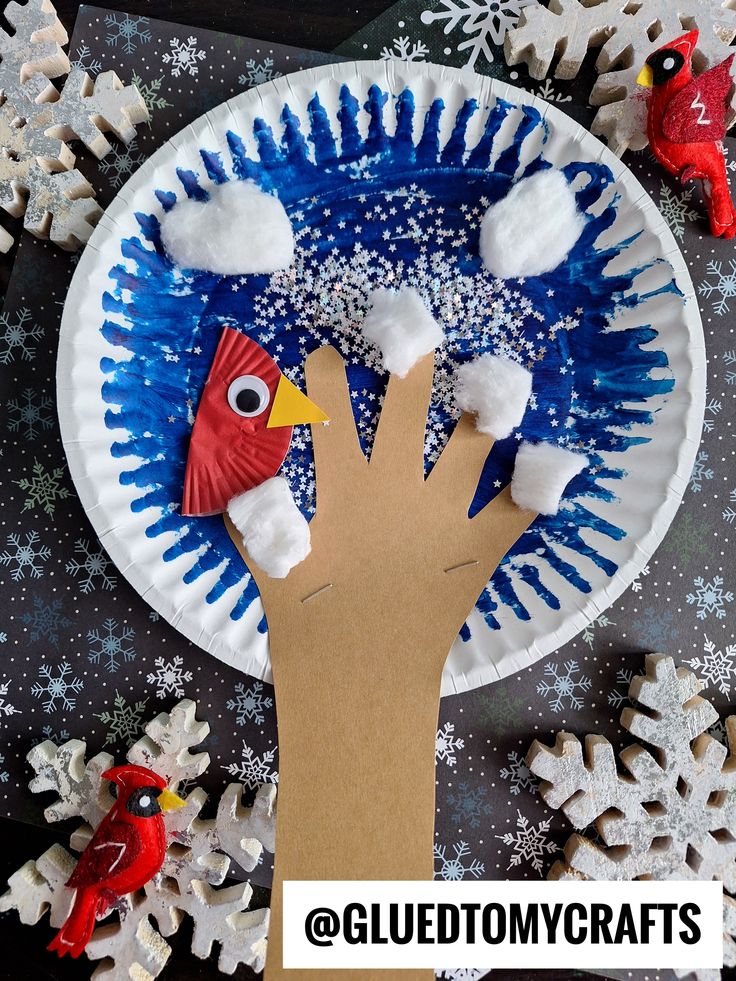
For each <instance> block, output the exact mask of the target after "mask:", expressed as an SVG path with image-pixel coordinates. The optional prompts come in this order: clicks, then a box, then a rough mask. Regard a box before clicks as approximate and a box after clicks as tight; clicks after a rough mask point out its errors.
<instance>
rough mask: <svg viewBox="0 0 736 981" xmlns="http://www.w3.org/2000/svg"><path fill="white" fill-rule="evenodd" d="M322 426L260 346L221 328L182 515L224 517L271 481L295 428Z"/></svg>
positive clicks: (204, 394)
mask: <svg viewBox="0 0 736 981" xmlns="http://www.w3.org/2000/svg"><path fill="white" fill-rule="evenodd" d="M326 421H327V416H326V415H325V414H324V412H322V410H321V409H319V408H318V407H317V406H316V405H315V404H314V402H311V401H310V400H309V399H308V398H307V396H306V395H303V394H302V393H301V392H300V391H299V389H298V388H296V387H295V386H294V385H292V383H291V382H290V381H289V379H288V378H287V377H286V376H285V375H284V374H282V372H281V369H280V368H279V366H278V365H277V364H276V362H275V361H274V360H273V358H272V357H270V355H268V354H267V353H266V352H265V351H264V350H263V348H262V347H261V346H260V345H259V344H256V342H255V341H254V340H251V338H250V337H246V336H245V334H241V333H240V331H238V330H235V329H234V328H232V327H226V328H225V329H224V330H223V332H222V337H221V338H220V343H219V345H218V347H217V351H216V353H215V360H214V361H213V363H212V368H211V369H210V374H209V377H208V379H207V382H206V384H205V387H204V391H203V392H202V398H201V400H200V403H199V408H198V409H197V415H196V418H195V420H194V428H193V430H192V438H191V442H190V444H189V456H188V457H187V467H186V472H185V474H184V498H183V501H182V514H184V515H204V514H219V513H220V512H222V511H224V510H225V509H226V508H227V505H228V502H229V501H230V500H232V498H233V497H235V495H236V494H241V493H242V492H243V491H247V490H252V489H253V488H254V487H257V486H258V484H262V483H263V482H264V481H266V480H268V479H269V478H270V477H274V476H276V474H277V473H278V471H279V469H280V468H281V464H282V463H283V462H284V458H285V457H286V454H287V452H288V449H289V444H290V443H291V434H292V430H293V427H294V426H296V425H298V424H300V423H307V422H326Z"/></svg>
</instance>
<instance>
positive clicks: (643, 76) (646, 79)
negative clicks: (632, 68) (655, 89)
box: [636, 65, 654, 89]
mask: <svg viewBox="0 0 736 981" xmlns="http://www.w3.org/2000/svg"><path fill="white" fill-rule="evenodd" d="M636 84H637V85H643V86H644V88H646V89H650V88H651V87H652V86H653V85H654V72H653V71H652V68H651V65H644V67H643V68H642V70H641V71H640V72H639V74H638V75H637V76H636Z"/></svg>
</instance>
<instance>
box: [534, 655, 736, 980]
mask: <svg viewBox="0 0 736 981" xmlns="http://www.w3.org/2000/svg"><path fill="white" fill-rule="evenodd" d="M699 689H700V682H699V681H698V679H697V678H696V677H695V675H694V674H692V673H691V672H690V671H687V670H686V669H685V668H676V667H675V662H674V661H673V659H672V658H671V657H667V656H665V655H663V654H650V655H648V656H647V659H646V674H645V675H640V676H638V677H635V678H634V679H633V681H632V682H631V686H630V688H629V695H630V697H631V698H632V699H634V700H636V701H638V702H639V703H640V705H641V706H642V707H643V708H634V707H627V708H625V709H624V710H623V712H622V713H621V725H622V726H624V728H626V729H628V731H629V732H630V733H632V735H634V736H636V737H637V738H638V739H641V740H642V741H643V742H646V743H648V744H649V745H650V746H652V747H653V749H652V750H651V751H650V750H649V749H647V748H645V747H644V746H641V745H638V744H634V745H631V746H628V747H627V748H626V749H624V750H623V751H622V752H621V753H619V759H620V761H621V763H622V764H623V766H624V769H625V771H626V772H625V774H622V773H621V772H620V771H619V769H618V767H617V764H616V758H615V753H614V748H613V746H612V745H611V744H610V743H609V742H608V740H607V739H604V738H603V737H602V736H586V738H585V749H583V746H582V745H581V743H580V741H579V740H578V739H577V737H576V736H573V735H571V734H570V733H566V732H560V733H558V734H557V738H556V741H555V745H554V746H553V747H547V746H544V745H542V744H541V743H539V742H538V741H536V740H535V742H534V743H533V744H532V746H531V748H530V750H529V753H528V754H527V758H526V762H527V766H528V767H529V769H530V770H531V771H532V773H534V774H536V776H538V777H541V779H542V781H543V782H542V784H541V787H540V792H541V794H542V797H543V799H544V801H545V803H546V804H547V805H548V806H549V807H553V808H555V809H557V808H561V809H562V811H563V812H564V814H565V816H566V817H567V819H568V820H569V821H570V823H571V824H572V825H573V827H575V828H577V829H580V830H582V829H584V828H587V827H588V826H589V825H591V824H593V823H595V828H596V831H597V832H598V835H599V836H600V839H601V842H602V844H598V843H596V842H594V841H592V840H591V839H590V838H587V837H585V836H583V835H579V834H575V835H572V836H571V837H570V838H569V839H568V841H567V844H566V846H565V861H564V862H562V861H560V862H556V863H555V865H554V866H553V867H552V869H551V871H550V873H549V878H550V879H567V878H583V879H597V880H603V879H618V880H632V879H640V878H648V879H664V880H667V879H680V880H688V879H689V880H694V879H706V880H710V879H718V880H721V881H722V882H723V888H724V897H723V903H724V929H725V931H726V932H725V934H724V965H726V966H728V967H733V966H734V965H736V901H735V900H734V899H733V898H731V895H729V894H733V893H734V892H736V716H730V717H729V718H727V719H726V733H727V737H728V744H729V748H728V749H726V747H725V746H723V745H722V744H721V743H720V742H718V741H717V740H716V739H714V738H713V737H712V736H710V735H708V733H707V730H708V728H709V727H710V726H712V725H713V724H714V723H715V722H716V721H717V720H718V713H717V712H716V710H715V708H714V707H713V706H712V705H711V703H710V702H708V701H706V700H705V699H704V698H701V697H700V696H699V695H698V691H699ZM714 973H717V972H710V973H708V972H705V971H689V970H683V971H681V972H680V973H679V974H678V976H680V977H686V976H688V975H690V974H693V975H695V976H696V977H697V978H698V979H699V981H706V979H710V977H712V976H713V974H714Z"/></svg>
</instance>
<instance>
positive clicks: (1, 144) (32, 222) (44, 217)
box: [0, 0, 148, 252]
mask: <svg viewBox="0 0 736 981" xmlns="http://www.w3.org/2000/svg"><path fill="white" fill-rule="evenodd" d="M5 16H6V18H7V20H8V21H9V23H10V24H11V26H12V27H13V28H14V33H13V34H12V35H10V34H7V33H6V32H5V31H3V30H1V29H0V97H1V99H2V103H3V104H2V107H1V108H0V207H2V208H4V209H5V211H7V212H8V213H9V214H11V215H13V216H14V217H20V216H21V215H25V220H24V227H25V228H26V230H27V231H29V232H31V234H32V235H35V236H36V237H37V238H44V239H50V240H51V241H52V242H54V243H55V244H56V245H59V246H60V247H61V248H64V249H67V250H73V249H77V248H79V247H80V245H83V244H84V243H85V242H86V241H87V239H88V238H89V236H90V234H91V233H92V229H93V227H94V225H95V224H96V222H97V221H98V219H99V217H100V215H101V214H102V210H101V209H100V207H99V206H98V205H97V204H96V202H95V201H94V200H92V198H93V197H94V190H93V188H92V185H91V184H90V183H89V182H88V181H87V180H86V178H85V177H84V176H83V175H82V174H81V173H80V172H79V171H78V170H75V169H74V163H75V157H74V154H73V153H72V151H71V149H70V148H69V147H68V146H67V144H66V142H65V141H66V140H71V139H78V140H81V142H82V143H84V145H85V146H86V147H87V148H88V149H89V150H90V151H91V152H92V153H94V155H95V156H96V157H98V158H100V157H103V156H104V155H105V154H106V153H108V152H109V151H110V150H111V149H112V147H111V145H110V143H109V142H108V140H107V138H106V136H105V134H106V133H114V134H115V136H116V137H117V138H118V139H120V140H122V141H123V142H124V143H129V142H130V141H131V140H132V139H133V137H134V136H135V127H136V125H137V124H138V123H141V122H144V121H145V120H147V119H148V110H147V109H146V106H145V103H144V101H143V99H142V97H141V95H140V93H139V92H138V90H137V89H136V88H135V86H124V85H123V84H122V82H121V81H120V79H119V78H118V76H117V75H116V74H115V72H103V73H102V74H101V75H99V76H98V78H97V79H96V80H93V79H91V78H90V77H89V75H87V73H86V72H85V71H83V70H82V69H73V70H72V71H71V72H70V65H69V59H68V57H67V55H66V53H65V52H64V50H63V48H62V45H64V44H66V43H67V41H68V38H67V34H66V31H65V30H64V27H63V26H62V25H61V23H60V22H59V19H58V17H57V14H56V11H55V9H54V6H53V4H52V3H51V2H50V0H29V2H28V3H26V4H25V5H23V6H21V5H20V4H18V3H15V2H12V3H10V4H8V6H7V7H6V8H5ZM67 72H69V77H68V78H67V81H66V84H65V85H64V87H63V89H62V90H61V91H60V90H59V89H58V88H57V87H56V85H54V84H53V82H52V81H51V80H52V79H55V78H58V77H59V76H60V75H64V74H66V73H67ZM12 242H13V239H12V236H11V235H10V234H9V233H8V232H7V231H5V230H4V229H1V228H0V251H3V252H7V250H8V249H9V248H10V246H11V245H12Z"/></svg>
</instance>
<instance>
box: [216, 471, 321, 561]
mask: <svg viewBox="0 0 736 981" xmlns="http://www.w3.org/2000/svg"><path fill="white" fill-rule="evenodd" d="M227 513H228V514H229V515H230V520H231V521H232V523H233V524H234V525H235V527H236V528H237V529H238V531H239V532H240V534H241V535H242V536H243V544H244V545H245V548H246V550H247V552H248V554H249V555H250V557H251V558H252V559H253V561H254V562H255V563H256V564H257V565H258V567H259V568H261V569H263V571H264V572H265V573H266V575H268V576H271V578H272V579H285V578H286V576H287V575H288V574H289V572H291V570H292V569H293V568H294V566H295V565H299V563H300V562H303V561H304V559H306V557H307V556H308V555H309V553H310V552H311V550H312V545H311V538H310V534H309V523H308V522H307V520H306V518H305V517H304V515H303V514H302V513H301V511H300V510H299V508H298V507H297V506H296V504H295V503H294V498H293V496H292V493H291V488H290V487H289V485H288V484H287V482H286V481H285V480H284V478H283V477H271V479H270V480H266V481H264V483H262V484H259V485H258V486H257V487H254V488H253V489H252V490H249V491H245V492H244V493H243V494H238V495H237V496H236V497H234V498H233V499H232V500H231V501H230V503H229V504H228V506H227Z"/></svg>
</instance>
